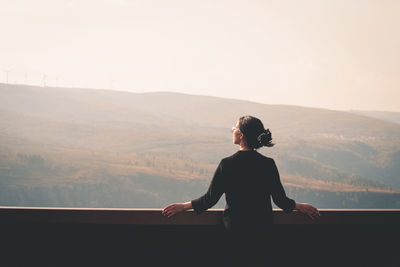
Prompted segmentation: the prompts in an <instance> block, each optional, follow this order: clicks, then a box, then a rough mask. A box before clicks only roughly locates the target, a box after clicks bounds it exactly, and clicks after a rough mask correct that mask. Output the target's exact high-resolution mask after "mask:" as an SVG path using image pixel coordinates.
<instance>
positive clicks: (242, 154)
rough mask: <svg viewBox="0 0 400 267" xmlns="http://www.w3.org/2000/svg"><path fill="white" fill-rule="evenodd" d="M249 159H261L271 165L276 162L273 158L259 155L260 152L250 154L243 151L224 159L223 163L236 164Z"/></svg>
mask: <svg viewBox="0 0 400 267" xmlns="http://www.w3.org/2000/svg"><path fill="white" fill-rule="evenodd" d="M249 158H250V159H251V158H252V159H254V158H258V159H261V160H263V161H266V162H270V163H272V162H274V159H273V158H270V157H267V156H265V155H263V154H261V153H259V152H258V151H251V152H248V151H241V150H239V151H237V152H236V153H234V154H232V155H230V156H227V157H224V158H222V160H221V162H223V163H228V162H235V161H238V160H239V161H241V160H243V159H249Z"/></svg>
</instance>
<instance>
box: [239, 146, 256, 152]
mask: <svg viewBox="0 0 400 267" xmlns="http://www.w3.org/2000/svg"><path fill="white" fill-rule="evenodd" d="M239 150H241V151H249V150H253V149H250V148H248V147H247V146H240V149H239Z"/></svg>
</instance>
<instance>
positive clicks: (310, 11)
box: [0, 0, 400, 112]
mask: <svg viewBox="0 0 400 267" xmlns="http://www.w3.org/2000/svg"><path fill="white" fill-rule="evenodd" d="M399 14H400V1H398V0H392V1H390V0H375V1H368V0H359V1H355V0H329V1H328V0H315V1H306V0H304V1H301V0H291V1H285V0H277V1H268V0H260V1H254V0H246V1H245V0H243V1H234V0H224V1H218V0H198V1H191V0H181V1H178V0H158V1H155V0H143V1H130V0H116V1H115V0H103V1H101V0H97V1H94V0H35V1H32V0H0V34H1V37H0V82H6V79H7V74H8V82H9V83H28V84H42V83H43V73H44V74H45V81H46V84H47V85H56V84H57V83H58V85H59V86H75V87H90V88H106V89H115V90H127V91H132V92H150V91H173V92H182V93H189V94H198V95H213V96H220V97H227V98H236V99H245V100H252V101H257V102H261V103H266V104H289V105H300V106H309V107H322V108H329V109H338V110H347V109H362V110H386V111H397V112H400V15H399Z"/></svg>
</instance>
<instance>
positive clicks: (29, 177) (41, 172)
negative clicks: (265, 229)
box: [0, 84, 400, 208]
mask: <svg viewBox="0 0 400 267" xmlns="http://www.w3.org/2000/svg"><path fill="white" fill-rule="evenodd" d="M247 114H249V115H253V116H256V117H259V118H260V119H261V120H262V121H263V122H264V124H265V127H266V128H269V129H270V130H271V132H272V136H273V138H274V142H275V143H276V145H275V146H274V147H273V148H262V149H260V150H259V151H260V153H263V154H265V155H267V156H270V157H273V158H274V159H275V161H276V163H277V165H278V168H279V170H280V174H281V178H282V181H283V183H284V185H285V188H286V189H287V192H288V195H289V196H292V197H293V198H295V199H296V200H298V201H300V200H302V201H303V202H307V201H308V202H310V201H313V203H314V202H317V203H315V204H316V205H317V206H319V207H328V208H340V207H342V208H343V207H352V208H354V207H380V208H381V207H383V208H385V207H386V208H388V207H399V206H400V191H399V190H398V189H400V179H399V177H398V176H399V173H400V164H399V163H400V125H398V124H396V123H392V122H387V121H382V120H380V119H376V118H370V117H366V116H363V115H358V114H353V113H349V112H343V111H334V110H326V109H316V108H306V107H298V106H287V105H266V104H260V103H255V102H250V101H241V100H234V99H224V98H218V97H210V96H199V95H187V94H181V93H170V92H153V93H129V92H119V91H108V90H95V89H79V88H52V87H35V86H26V85H8V84H0V185H1V186H0V188H1V189H0V191H1V192H0V205H6V204H7V205H34V204H35V205H40V206H43V205H46V206H54V205H62V206H92V207H94V206H96V207H98V206H100V207H101V206H102V207H105V206H107V207H111V206H118V207H162V206H164V205H166V204H168V203H169V202H172V201H187V200H188V199H193V198H194V197H198V196H199V195H201V194H203V193H204V191H205V190H206V189H207V186H208V183H209V181H210V179H211V177H212V175H213V172H214V170H215V167H216V166H217V164H218V162H219V161H220V160H221V158H223V157H226V156H228V155H231V154H232V153H234V152H235V151H236V150H237V149H238V147H236V146H235V145H233V144H232V135H231V133H230V129H231V127H232V126H234V125H235V124H236V121H237V119H238V118H239V117H240V116H243V115H247ZM222 202H223V200H221V201H220V203H219V204H218V205H217V207H222V206H223V204H222Z"/></svg>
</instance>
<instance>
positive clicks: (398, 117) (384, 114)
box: [349, 110, 400, 124]
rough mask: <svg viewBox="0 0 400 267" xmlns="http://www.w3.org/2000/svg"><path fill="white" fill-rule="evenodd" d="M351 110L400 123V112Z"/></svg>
mask: <svg viewBox="0 0 400 267" xmlns="http://www.w3.org/2000/svg"><path fill="white" fill-rule="evenodd" d="M349 112H351V113H354V114H358V115H363V116H367V117H372V118H376V119H380V120H385V121H390V122H395V123H399V124H400V112H390V111H372V110H371V111H365V110H350V111H349Z"/></svg>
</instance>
